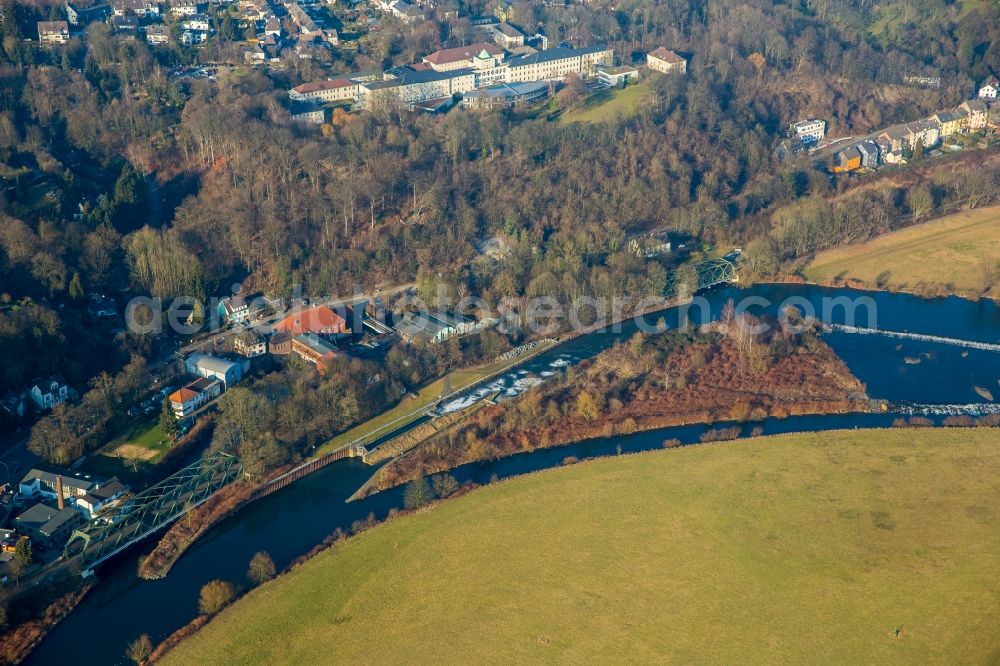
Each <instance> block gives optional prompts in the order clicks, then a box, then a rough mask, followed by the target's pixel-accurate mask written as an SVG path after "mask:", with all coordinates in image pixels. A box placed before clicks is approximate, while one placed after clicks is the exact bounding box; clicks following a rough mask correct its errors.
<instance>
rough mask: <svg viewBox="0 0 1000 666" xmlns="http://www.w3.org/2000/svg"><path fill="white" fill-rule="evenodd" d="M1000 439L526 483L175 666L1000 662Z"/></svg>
mask: <svg viewBox="0 0 1000 666" xmlns="http://www.w3.org/2000/svg"><path fill="white" fill-rule="evenodd" d="M998 444H1000V433H998V432H997V431H996V430H889V431H846V432H830V433H818V434H807V435H789V436H780V437H771V438H765V439H757V440H751V441H742V442H732V443H727V444H718V445H711V446H699V447H688V448H681V449H676V450H672V451H662V452H653V453H647V454H640V455H634V456H625V457H620V458H609V459H602V460H597V461H593V462H588V463H584V464H579V465H575V466H570V467H566V468H560V469H556V470H550V471H546V472H542V473H540V474H535V475H531V476H526V477H521V478H516V479H513V480H510V481H508V482H504V483H500V484H496V485H492V486H488V487H486V488H483V489H481V490H477V491H475V492H473V493H472V494H470V495H467V496H465V497H462V498H458V499H454V500H449V501H446V502H443V503H442V504H440V505H438V506H435V507H433V508H432V509H430V510H427V511H424V512H422V513H420V514H418V515H414V516H407V517H402V518H399V519H397V520H395V521H392V522H390V523H388V524H385V525H381V526H379V527H377V528H375V529H373V530H370V531H368V532H365V533H363V534H362V535H360V536H359V537H357V538H354V539H351V540H349V541H348V542H346V543H345V544H342V545H340V546H337V547H335V548H333V549H332V550H329V551H326V552H325V553H322V554H321V555H319V556H317V557H316V558H314V559H312V560H310V561H309V562H308V563H306V564H305V565H304V566H302V567H300V568H298V569H296V570H295V571H293V572H291V573H290V574H288V575H286V576H284V577H282V578H280V579H278V580H277V581H274V582H272V583H269V584H266V585H265V586H263V587H261V588H259V589H257V590H254V591H252V592H251V593H250V594H249V595H247V596H246V597H245V598H244V599H242V600H241V601H239V602H237V603H236V604H235V605H234V606H232V607H231V608H229V609H228V610H226V611H224V612H223V613H222V614H221V615H220V616H219V617H217V618H216V619H215V620H214V621H213V622H211V623H210V624H209V625H208V626H207V627H206V628H205V629H203V630H201V631H200V632H199V633H197V634H196V635H195V636H194V637H193V638H191V639H190V640H188V641H186V642H184V643H182V644H181V645H180V646H179V647H178V648H177V649H175V650H174V651H173V652H172V653H170V654H169V655H168V657H167V659H166V662H165V663H170V664H199V665H200V664H222V663H225V664H267V663H279V662H280V663H296V664H319V663H324V664H330V663H343V664H349V663H429V662H444V663H483V662H486V663H541V662H544V663H551V662H562V663H623V662H633V663H637V662H657V663H666V662H674V663H692V662H696V663H782V662H791V663H845V664H846V663H907V664H909V663H949V664H951V663H987V662H992V663H995V662H996V661H997V659H998V658H1000V633H997V631H996V627H997V625H998V623H1000V577H998V576H997V575H996V572H997V571H1000V505H998V504H997V497H998V496H1000V446H998ZM193 603H194V600H192V604H193ZM898 627H902V630H901V634H900V636H898V637H896V636H895V635H894V634H895V629H896V628H898Z"/></svg>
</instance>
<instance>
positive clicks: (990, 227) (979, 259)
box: [805, 207, 1000, 297]
mask: <svg viewBox="0 0 1000 666" xmlns="http://www.w3.org/2000/svg"><path fill="white" fill-rule="evenodd" d="M984 261H986V262H989V263H991V264H992V265H993V266H994V269H995V266H996V264H997V262H998V261H1000V207H992V208H980V209H977V210H972V211H963V212H961V213H957V214H955V215H950V216H948V217H943V218H941V219H938V220H933V221H931V222H925V223H923V224H919V225H916V226H912V227H907V228H905V229H900V230H899V231H894V232H892V233H890V234H886V235H884V236H879V237H878V238H875V239H873V240H871V241H869V242H867V243H863V244H860V245H850V246H846V247H837V248H833V249H831V250H826V251H824V252H821V253H819V254H818V255H816V257H815V259H813V261H812V262H811V263H810V264H809V265H808V266H807V267H806V269H805V275H806V277H807V278H808V279H810V280H815V281H819V282H822V281H826V280H831V279H833V278H836V277H841V278H845V279H847V278H857V279H860V280H863V281H864V282H865V283H866V284H868V285H871V286H875V284H876V283H877V282H878V278H879V276H880V275H883V274H885V276H886V277H887V280H886V281H885V282H886V286H888V287H890V288H895V289H904V290H908V291H920V290H921V289H920V285H921V284H923V285H926V286H931V287H935V286H937V287H941V286H945V287H947V286H948V285H950V288H948V289H947V291H952V292H954V293H958V294H962V295H965V296H979V295H981V294H982V291H983V266H984ZM990 295H991V296H993V297H997V296H1000V289H998V288H997V287H996V286H994V287H993V290H992V291H991V292H990Z"/></svg>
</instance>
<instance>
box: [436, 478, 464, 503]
mask: <svg viewBox="0 0 1000 666" xmlns="http://www.w3.org/2000/svg"><path fill="white" fill-rule="evenodd" d="M431 481H432V483H433V485H434V494H435V495H437V496H438V497H440V498H442V499H443V498H445V497H450V496H451V495H454V494H455V491H456V490H458V481H456V480H455V477H453V476H452V475H451V474H438V475H436V476H434V477H433V478H432V479H431Z"/></svg>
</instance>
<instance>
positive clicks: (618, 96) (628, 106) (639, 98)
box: [560, 83, 652, 123]
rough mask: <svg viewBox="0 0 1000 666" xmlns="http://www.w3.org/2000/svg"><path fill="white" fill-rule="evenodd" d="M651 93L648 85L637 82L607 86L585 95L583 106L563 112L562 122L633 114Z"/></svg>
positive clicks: (604, 119)
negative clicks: (615, 86) (623, 85)
mask: <svg viewBox="0 0 1000 666" xmlns="http://www.w3.org/2000/svg"><path fill="white" fill-rule="evenodd" d="M650 95H652V91H650V89H649V86H647V85H646V84H644V83H637V84H635V85H631V86H629V87H627V88H608V89H605V90H597V91H595V92H592V93H590V94H589V95H587V98H586V100H584V102H583V106H581V107H580V108H578V109H573V110H572V111H569V112H567V113H564V114H563V115H562V117H561V118H560V121H561V122H564V123H599V122H606V121H609V120H614V119H615V118H617V117H618V116H619V115H620V116H623V117H628V116H633V115H635V114H636V113H637V112H638V110H639V109H640V108H641V107H642V106H644V105H645V104H647V103H648V100H649V96H650Z"/></svg>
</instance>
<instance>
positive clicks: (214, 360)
mask: <svg viewBox="0 0 1000 666" xmlns="http://www.w3.org/2000/svg"><path fill="white" fill-rule="evenodd" d="M184 362H185V363H186V364H188V365H193V366H195V367H196V368H203V369H205V370H208V371H209V372H221V373H227V372H229V371H230V370H232V369H233V368H235V367H236V365H237V364H236V363H233V362H232V361H227V360H226V359H224V358H218V357H216V356H209V355H208V354H201V353H198V352H195V353H194V354H191V355H190V356H188V357H187V358H186V359H185V360H184Z"/></svg>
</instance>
